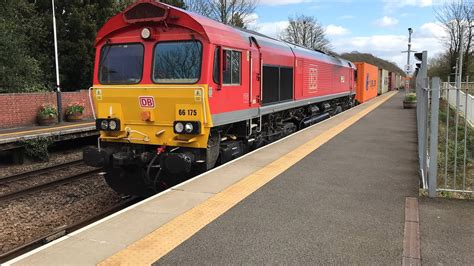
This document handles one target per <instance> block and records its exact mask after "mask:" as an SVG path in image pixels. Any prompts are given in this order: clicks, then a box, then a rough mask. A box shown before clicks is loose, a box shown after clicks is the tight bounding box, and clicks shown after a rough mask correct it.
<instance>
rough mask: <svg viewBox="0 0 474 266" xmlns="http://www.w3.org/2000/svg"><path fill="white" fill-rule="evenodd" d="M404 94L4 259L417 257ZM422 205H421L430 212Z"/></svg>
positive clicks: (411, 129) (116, 261)
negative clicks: (37, 247) (30, 249)
mask: <svg viewBox="0 0 474 266" xmlns="http://www.w3.org/2000/svg"><path fill="white" fill-rule="evenodd" d="M402 100H403V95H402V93H399V94H397V93H396V92H390V93H387V94H384V95H382V96H380V97H377V98H376V99H374V100H371V101H369V102H367V103H365V104H362V105H359V106H357V107H355V108H352V109H351V110H348V111H346V112H344V113H342V114H339V115H337V116H335V117H332V118H331V119H328V120H326V121H324V122H321V123H319V124H317V125H314V126H312V127H309V128H307V129H305V130H302V131H299V132H297V133H295V134H293V135H291V136H289V137H287V138H284V139H282V140H279V141H277V142H275V143H272V144H270V145H267V146H266V147H263V148H261V149H259V150H256V151H254V152H251V153H249V154H247V155H245V156H243V157H241V158H239V159H236V160H234V161H232V162H230V163H228V164H226V165H223V166H220V167H217V168H215V169H213V170H211V171H209V172H207V173H204V174H202V175H200V176H197V177H195V178H193V179H191V180H188V181H186V182H184V183H182V184H180V185H177V186H175V187H173V188H171V189H168V190H166V191H164V192H162V193H160V194H157V195H155V196H153V197H150V198H148V199H146V200H144V201H142V202H140V203H137V204H136V205H133V206H131V207H129V208H127V209H125V210H122V211H120V212H118V213H115V214H113V215H111V216H109V217H107V218H105V219H103V220H101V221H98V222H96V223H94V224H91V225H89V226H87V227H85V228H83V229H80V230H78V231H76V232H74V233H71V234H69V235H67V236H64V237H62V238H60V239H58V240H55V241H53V242H51V243H49V244H47V245H45V246H43V247H41V248H39V249H36V250H33V251H31V252H29V253H27V254H24V255H22V256H20V257H18V258H15V259H13V260H11V261H9V262H6V264H5V265H64V264H69V265H95V264H99V265H159V264H167V265H168V264H193V265H194V264H200V265H202V264H206V265H207V264H226V265H227V264H383V265H385V264H407V265H408V264H410V265H419V264H420V263H421V260H420V258H419V257H420V241H419V236H420V231H419V228H418V227H417V226H415V225H417V224H419V223H421V228H422V232H421V234H422V235H423V223H424V221H420V218H419V214H418V208H417V206H418V204H417V203H418V178H419V176H418V173H417V154H416V152H417V149H416V121H415V111H414V110H413V109H411V110H405V109H402V108H401V106H402ZM409 200H412V201H409ZM410 202H415V204H412V203H410ZM425 203H426V202H425ZM430 205H433V204H424V205H422V206H426V208H427V209H426V210H425V211H423V210H422V211H421V213H422V215H434V213H437V214H439V212H431V211H429V210H430V209H429V208H430ZM434 205H436V204H434ZM438 207H439V206H438ZM460 207H462V208H471V207H472V210H473V211H474V205H473V204H470V203H467V204H463V205H462V206H460ZM472 213H474V212H472ZM469 219H470V217H468V216H466V215H465V216H464V218H463V221H466V222H468V221H469ZM427 224H429V226H427V227H426V228H428V229H429V231H430V232H436V231H437V229H436V228H437V226H438V225H436V223H430V222H428V221H427ZM413 228H414V229H415V230H414V231H413V230H411V229H413ZM417 228H418V229H417ZM417 230H418V231H417ZM468 230H470V229H468ZM451 232H454V231H451ZM459 232H464V233H466V230H460V231H459ZM456 233H457V232H456ZM467 233H469V231H467ZM407 234H408V238H407ZM432 235H436V233H433V234H432ZM438 235H439V234H438ZM466 239H467V240H466ZM464 241H474V240H472V239H471V240H469V239H468V238H467V237H465V238H464ZM440 242H442V241H440ZM463 244H465V245H466V247H472V244H474V243H469V242H468V243H463ZM429 248H430V250H431V251H428V252H427V253H422V254H432V253H430V252H432V251H433V250H434V251H436V249H439V248H440V247H439V246H435V245H431V246H430V247H429ZM466 250H468V248H466ZM451 255H452V254H451ZM464 255H465V256H464ZM417 256H418V258H417ZM461 256H463V257H462V258H463V260H461V262H467V263H469V262H471V264H472V262H473V261H472V256H470V255H469V254H468V253H466V254H464V253H463V254H461ZM440 257H442V256H440ZM438 262H439V261H438ZM441 262H442V261H441ZM458 262H459V261H458Z"/></svg>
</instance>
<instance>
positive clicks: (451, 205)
mask: <svg viewBox="0 0 474 266" xmlns="http://www.w3.org/2000/svg"><path fill="white" fill-rule="evenodd" d="M420 227H421V228H420V230H421V261H422V264H424V265H474V201H467V200H449V199H429V198H420Z"/></svg>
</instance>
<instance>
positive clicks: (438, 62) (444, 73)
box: [428, 53, 453, 81]
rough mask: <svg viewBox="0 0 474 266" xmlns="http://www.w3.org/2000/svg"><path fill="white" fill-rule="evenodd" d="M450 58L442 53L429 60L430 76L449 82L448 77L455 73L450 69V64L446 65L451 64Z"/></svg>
mask: <svg viewBox="0 0 474 266" xmlns="http://www.w3.org/2000/svg"><path fill="white" fill-rule="evenodd" d="M449 57H450V56H449V54H448V53H442V54H439V55H437V56H435V57H432V58H431V59H429V61H428V76H430V77H440V78H441V79H443V80H445V81H447V78H448V76H449V75H450V74H451V73H452V72H453V71H452V69H450V67H449V64H446V62H449ZM452 81H453V80H452Z"/></svg>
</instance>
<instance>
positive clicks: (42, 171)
mask: <svg viewBox="0 0 474 266" xmlns="http://www.w3.org/2000/svg"><path fill="white" fill-rule="evenodd" d="M83 162H84V161H83V160H82V159H79V160H75V161H70V162H66V163H63V164H57V165H53V166H48V167H44V168H40V169H36V170H31V171H26V172H22V173H18V174H13V175H9V176H5V177H1V178H0V185H4V184H6V183H11V182H16V181H20V180H24V179H26V178H28V177H31V176H38V175H43V174H46V173H49V172H52V171H55V170H59V169H62V168H66V167H71V166H76V165H80V164H82V163H83Z"/></svg>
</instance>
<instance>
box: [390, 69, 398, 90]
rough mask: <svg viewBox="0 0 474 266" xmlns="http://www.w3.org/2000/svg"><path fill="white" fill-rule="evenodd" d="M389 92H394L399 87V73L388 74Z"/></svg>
mask: <svg viewBox="0 0 474 266" xmlns="http://www.w3.org/2000/svg"><path fill="white" fill-rule="evenodd" d="M388 77H389V79H388V90H389V91H394V90H396V89H397V88H398V87H397V73H395V72H389V73H388Z"/></svg>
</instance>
